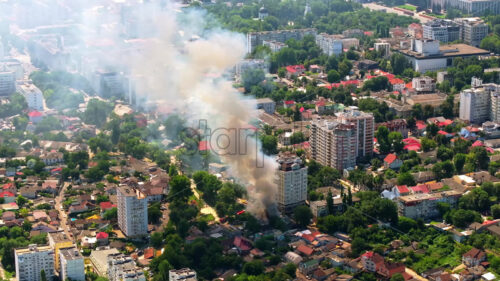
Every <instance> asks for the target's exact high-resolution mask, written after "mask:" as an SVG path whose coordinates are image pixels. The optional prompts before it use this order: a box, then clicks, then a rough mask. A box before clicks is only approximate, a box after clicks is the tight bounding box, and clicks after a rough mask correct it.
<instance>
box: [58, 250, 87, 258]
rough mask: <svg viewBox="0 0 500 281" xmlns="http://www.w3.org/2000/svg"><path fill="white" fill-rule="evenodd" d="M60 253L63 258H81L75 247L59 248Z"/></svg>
mask: <svg viewBox="0 0 500 281" xmlns="http://www.w3.org/2000/svg"><path fill="white" fill-rule="evenodd" d="M59 251H60V253H61V255H62V256H64V259H65V260H79V259H83V256H82V255H81V254H80V252H79V251H78V249H77V248H75V247H73V248H65V249H60V250H59Z"/></svg>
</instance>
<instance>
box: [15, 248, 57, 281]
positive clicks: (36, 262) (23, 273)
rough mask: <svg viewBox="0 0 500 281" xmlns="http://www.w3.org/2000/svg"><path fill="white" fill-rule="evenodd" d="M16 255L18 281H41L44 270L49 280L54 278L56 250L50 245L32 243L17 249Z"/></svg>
mask: <svg viewBox="0 0 500 281" xmlns="http://www.w3.org/2000/svg"><path fill="white" fill-rule="evenodd" d="M14 257H15V264H16V279H17V280H18V281H41V280H42V276H41V272H42V270H43V271H44V272H45V277H46V278H47V280H52V279H53V278H54V251H53V250H52V248H51V247H50V246H37V245H36V244H31V245H29V246H28V247H26V248H20V249H15V250H14Z"/></svg>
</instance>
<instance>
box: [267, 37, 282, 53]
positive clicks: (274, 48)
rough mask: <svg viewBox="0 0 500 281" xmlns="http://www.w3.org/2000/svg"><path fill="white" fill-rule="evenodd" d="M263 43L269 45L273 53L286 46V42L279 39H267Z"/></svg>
mask: <svg viewBox="0 0 500 281" xmlns="http://www.w3.org/2000/svg"><path fill="white" fill-rule="evenodd" d="M262 45H263V46H267V47H269V49H271V52H273V53H276V52H278V51H280V50H281V49H283V48H285V47H286V44H285V43H282V42H278V41H267V40H264V41H262Z"/></svg>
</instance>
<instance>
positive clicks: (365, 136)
mask: <svg viewBox="0 0 500 281" xmlns="http://www.w3.org/2000/svg"><path fill="white" fill-rule="evenodd" d="M338 120H339V121H340V122H342V123H345V124H348V123H353V124H354V131H355V133H354V134H355V136H356V142H355V144H354V145H355V147H356V157H365V156H371V155H372V154H373V137H374V129H375V119H374V118H373V114H372V113H366V112H363V111H359V110H358V109H357V107H349V108H348V109H346V110H345V111H344V112H342V113H339V114H338Z"/></svg>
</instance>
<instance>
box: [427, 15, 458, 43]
mask: <svg viewBox="0 0 500 281" xmlns="http://www.w3.org/2000/svg"><path fill="white" fill-rule="evenodd" d="M422 28H423V36H424V38H426V39H432V40H438V41H440V42H443V43H448V42H453V41H457V40H459V39H460V26H459V25H458V24H456V23H455V22H454V21H452V20H444V19H436V20H433V21H429V22H426V23H424V24H423V26H422Z"/></svg>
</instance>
